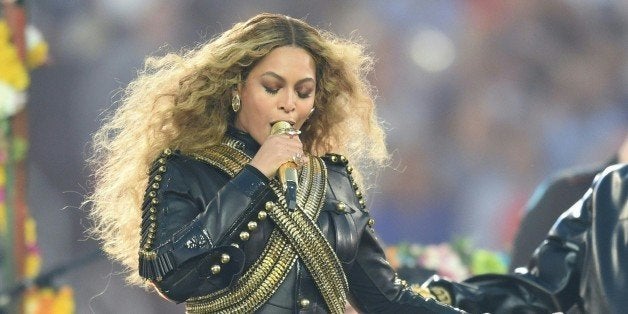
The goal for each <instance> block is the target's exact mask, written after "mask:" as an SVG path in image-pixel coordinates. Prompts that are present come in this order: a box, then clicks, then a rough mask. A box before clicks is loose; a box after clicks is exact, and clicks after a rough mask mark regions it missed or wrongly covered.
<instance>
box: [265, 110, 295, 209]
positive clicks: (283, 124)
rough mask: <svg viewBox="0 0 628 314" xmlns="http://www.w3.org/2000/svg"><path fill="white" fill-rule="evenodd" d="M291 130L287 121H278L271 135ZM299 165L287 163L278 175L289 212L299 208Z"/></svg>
mask: <svg viewBox="0 0 628 314" xmlns="http://www.w3.org/2000/svg"><path fill="white" fill-rule="evenodd" d="M290 130H294V129H293V128H292V125H291V124H290V123H288V122H287V121H278V122H275V123H273V125H272V127H271V131H270V134H272V135H275V134H285V133H287V132H289V131H290ZM297 168H298V166H297V164H296V163H294V162H293V161H287V162H285V163H283V164H282V165H281V166H279V169H278V170H277V174H278V176H279V182H281V185H282V187H283V192H284V193H285V196H286V203H287V205H288V210H290V211H293V210H295V209H296V208H297V189H298V188H299V175H298V173H297Z"/></svg>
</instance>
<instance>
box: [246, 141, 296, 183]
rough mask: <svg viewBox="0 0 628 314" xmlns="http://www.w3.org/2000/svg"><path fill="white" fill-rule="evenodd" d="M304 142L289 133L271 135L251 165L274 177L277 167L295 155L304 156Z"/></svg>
mask: <svg viewBox="0 0 628 314" xmlns="http://www.w3.org/2000/svg"><path fill="white" fill-rule="evenodd" d="M303 156H305V154H304V153H303V144H302V143H301V140H300V139H299V137H298V136H294V135H288V134H277V135H270V136H268V138H266V140H265V141H264V144H262V147H260V149H259V151H257V154H255V156H254V157H253V159H252V160H251V166H253V167H255V168H257V169H258V170H259V171H261V172H262V173H263V174H264V175H266V177H268V178H272V177H274V176H275V174H276V173H277V169H279V166H281V165H282V164H284V163H286V162H288V161H294V158H295V157H297V158H298V157H301V158H303Z"/></svg>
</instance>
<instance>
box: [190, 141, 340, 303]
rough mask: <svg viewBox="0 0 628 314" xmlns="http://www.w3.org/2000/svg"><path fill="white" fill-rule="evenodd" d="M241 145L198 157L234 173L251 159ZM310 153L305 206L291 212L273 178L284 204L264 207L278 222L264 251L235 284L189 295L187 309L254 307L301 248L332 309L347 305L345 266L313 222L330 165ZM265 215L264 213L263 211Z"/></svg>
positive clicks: (302, 196)
mask: <svg viewBox="0 0 628 314" xmlns="http://www.w3.org/2000/svg"><path fill="white" fill-rule="evenodd" d="M230 144H231V145H230ZM238 148H239V147H235V145H233V143H232V142H230V141H223V144H222V145H218V146H214V147H212V148H211V149H208V150H207V152H206V153H205V154H203V155H199V154H197V155H194V157H195V158H196V159H198V160H201V161H204V162H207V163H209V164H211V165H213V166H215V167H217V168H219V169H221V170H223V171H224V172H225V173H227V174H229V175H230V176H232V177H233V176H235V175H236V174H237V173H238V172H239V171H240V170H241V169H242V167H244V165H245V164H247V163H248V162H249V161H250V157H248V156H247V155H246V154H244V153H243V152H241V151H240V150H239V149H238ZM309 159H310V162H309V163H308V164H306V165H304V166H303V168H302V173H301V178H300V180H299V181H300V182H299V184H300V187H301V188H300V189H299V191H298V192H297V204H298V207H299V208H300V209H301V210H296V211H294V212H293V213H291V214H288V211H287V206H286V201H285V197H284V194H283V193H282V190H281V184H280V183H279V182H278V181H277V180H273V181H271V187H272V189H273V191H274V192H275V193H276V194H277V197H278V199H279V204H280V205H277V204H274V203H272V202H269V203H268V204H266V207H265V209H266V211H268V216H270V217H271V218H273V220H274V221H275V223H276V224H277V225H278V226H279V227H280V228H278V229H275V230H274V231H273V232H272V233H271V237H270V240H269V242H268V244H267V245H266V247H265V248H264V251H263V252H262V254H261V255H260V257H259V258H258V259H257V260H256V261H255V263H254V264H253V265H252V266H251V267H250V268H249V270H248V271H247V272H246V273H245V274H244V275H243V276H242V277H241V278H239V279H238V281H237V282H236V283H235V284H234V286H233V287H231V288H225V289H222V290H220V291H216V292H214V293H211V294H209V295H206V296H201V297H196V298H191V299H189V300H188V301H187V302H186V310H187V312H188V313H207V312H218V311H220V312H224V313H243V312H254V311H255V310H257V309H258V308H259V307H260V306H261V305H263V304H264V303H265V302H266V301H267V300H268V299H269V298H270V297H271V296H272V294H273V293H275V291H276V290H277V289H278V288H279V285H280V284H281V283H282V282H283V281H284V279H285V277H286V276H287V274H288V272H289V271H290V269H291V268H292V266H293V265H294V262H295V261H296V259H297V252H298V256H300V257H301V258H302V259H303V261H304V263H305V265H306V267H308V269H309V270H310V272H311V273H312V275H313V277H314V279H315V282H316V283H317V286H318V287H319V290H320V291H321V293H322V295H323V298H324V299H325V301H326V303H327V305H328V307H329V308H330V310H331V311H332V313H342V312H343V311H344V306H345V302H346V292H347V291H348V288H347V287H348V285H347V281H346V278H345V276H344V272H343V270H342V266H341V264H340V261H338V259H337V257H336V255H335V254H334V252H333V250H332V248H331V246H330V245H329V243H327V241H326V239H325V237H324V235H323V234H322V233H321V231H320V230H319V229H318V227H317V226H316V224H315V222H314V221H315V220H316V219H317V218H318V215H319V214H320V211H321V209H322V204H323V201H324V197H325V193H326V191H325V188H326V181H327V169H326V168H325V164H324V162H323V161H322V160H321V159H320V158H317V157H311V158H309ZM263 216H264V218H265V214H264V215H263ZM279 229H281V230H282V231H283V232H285V233H287V234H289V235H290V236H291V237H292V236H294V239H291V240H288V238H290V237H288V238H287V237H286V236H285V235H284V234H283V233H282V232H280V231H279ZM311 244H314V245H313V246H312V245H311ZM321 253H323V254H322V255H324V257H323V258H321ZM328 272H329V273H330V274H328Z"/></svg>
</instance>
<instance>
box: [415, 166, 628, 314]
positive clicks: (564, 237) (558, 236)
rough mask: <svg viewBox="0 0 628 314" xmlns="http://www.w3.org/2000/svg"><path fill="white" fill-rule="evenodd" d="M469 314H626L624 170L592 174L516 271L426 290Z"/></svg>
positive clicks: (627, 170) (438, 283)
mask: <svg viewBox="0 0 628 314" xmlns="http://www.w3.org/2000/svg"><path fill="white" fill-rule="evenodd" d="M426 285H427V286H429V287H430V290H432V291H433V293H434V294H435V295H437V296H438V297H439V299H440V300H441V301H448V303H449V304H453V305H455V306H457V307H460V308H461V309H464V310H466V311H469V312H471V313H484V312H490V313H555V312H559V311H564V312H568V313H580V312H584V313H626V309H628V165H626V164H623V165H621V164H618V165H614V166H611V167H608V168H606V170H604V171H603V172H601V173H600V174H598V176H597V177H596V179H595V181H594V183H593V185H592V187H591V189H589V190H588V191H587V192H586V193H585V194H584V196H583V197H582V198H581V199H580V200H579V201H578V202H576V203H575V204H574V205H573V206H572V207H571V208H570V209H569V210H567V211H566V212H564V213H563V214H562V215H561V217H560V218H559V219H558V220H557V221H556V223H555V224H554V226H553V227H552V229H551V230H550V232H549V234H548V236H547V238H546V240H545V241H544V242H543V243H542V244H541V245H540V246H539V247H538V248H537V249H536V251H535V253H534V255H533V258H532V260H531V262H530V264H529V265H528V267H527V269H524V272H521V273H516V274H513V275H483V276H477V277H472V278H470V279H468V280H465V281H464V282H461V283H454V282H450V281H447V280H445V279H441V278H433V279H432V280H431V281H430V282H428V283H427V284H426Z"/></svg>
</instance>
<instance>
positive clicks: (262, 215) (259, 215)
mask: <svg viewBox="0 0 628 314" xmlns="http://www.w3.org/2000/svg"><path fill="white" fill-rule="evenodd" d="M266 217H268V213H266V212H265V211H263V210H260V211H259V212H258V213H257V219H259V220H260V221H262V220H264V219H266Z"/></svg>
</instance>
